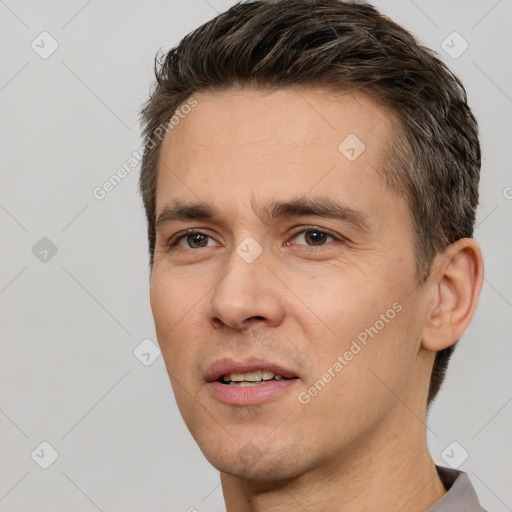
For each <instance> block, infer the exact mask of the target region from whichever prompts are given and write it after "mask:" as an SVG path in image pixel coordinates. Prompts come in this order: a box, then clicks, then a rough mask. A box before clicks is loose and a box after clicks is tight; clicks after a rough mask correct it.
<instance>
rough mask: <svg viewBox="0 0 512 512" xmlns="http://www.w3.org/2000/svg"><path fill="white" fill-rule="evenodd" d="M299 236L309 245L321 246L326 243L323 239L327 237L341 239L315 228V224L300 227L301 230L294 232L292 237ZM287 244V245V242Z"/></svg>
mask: <svg viewBox="0 0 512 512" xmlns="http://www.w3.org/2000/svg"><path fill="white" fill-rule="evenodd" d="M299 235H300V236H299ZM300 237H302V238H303V239H304V240H305V241H306V243H307V244H308V245H309V247H321V246H324V245H327V244H326V243H325V241H326V239H327V238H329V237H330V238H332V239H334V240H338V241H341V238H339V237H337V236H335V235H333V234H331V233H330V232H329V231H326V230H324V229H321V228H317V227H315V226H307V228H306V229H302V230H301V231H298V232H297V233H295V235H293V239H297V238H300ZM310 244H311V245H310ZM287 245H289V243H288V242H287ZM299 245H301V244H299Z"/></svg>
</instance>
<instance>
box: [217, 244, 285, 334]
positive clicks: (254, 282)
mask: <svg viewBox="0 0 512 512" xmlns="http://www.w3.org/2000/svg"><path fill="white" fill-rule="evenodd" d="M226 261H227V263H226V266H225V267H224V268H223V270H222V275H223V277H222V278H221V279H220V281H219V282H218V283H217V284H216V285H215V287H214V291H213V294H212V298H211V303H210V306H209V311H210V313H209V317H210V320H211V321H212V322H213V323H214V324H215V325H218V324H219V323H222V324H226V325H229V326H231V327H233V328H239V329H240V328H243V327H245V326H247V320H249V319H251V318H254V317H257V318H258V319H259V320H265V321H267V322H268V323H269V324H270V325H272V326H274V325H276V324H277V323H278V322H279V321H281V318H282V315H283V305H282V304H281V302H280V300H279V297H278V294H277V292H276V288H275V286H274V285H272V283H271V282H270V281H272V280H273V279H275V276H273V274H272V272H270V271H268V269H267V265H268V254H266V253H264V251H263V247H262V246H261V245H260V244H259V242H258V241H257V240H256V239H254V238H253V237H251V236H247V237H246V238H244V239H243V240H242V241H241V242H239V243H238V245H237V246H235V247H234V249H233V251H232V252H231V253H230V255H229V258H227V260H226Z"/></svg>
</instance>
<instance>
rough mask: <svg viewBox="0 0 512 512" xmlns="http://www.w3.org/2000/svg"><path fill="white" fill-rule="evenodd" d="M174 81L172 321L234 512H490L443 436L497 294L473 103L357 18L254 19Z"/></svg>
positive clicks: (189, 405) (430, 64)
mask: <svg viewBox="0 0 512 512" xmlns="http://www.w3.org/2000/svg"><path fill="white" fill-rule="evenodd" d="M156 73H157V84H156V86H155V88H154V90H153V91H152V94H151V97H150V99H149V100H148V102H147V103H146V104H145V105H144V108H143V109H142V121H143V127H144V136H145V146H146V153H145V155H144V159H143V164H142V173H141V178H140V189H141V193H142V197H143V201H144V206H145V208H146V213H147V219H148V236H149V249H150V266H151V294H150V297H151V307H152V311H153V315H154V320H155V326H156V332H157V337H158V341H159V344H160V347H161V350H162V354H163V357H164V359H165V363H166V367H167V370H168V373H169V377H170V380H171V384H172V387H173V390H174V394H175V397H176V401H177V404H178V407H179V409H180V412H181V414H182V416H183V419H184V421H185V423H186V425H187V427H188V429H189V430H190V432H191V434H192V436H193V437H194V439H195V440H196V442H197V443H198V445H199V447H200V449H201V450H202V452H203V453H204V455H205V457H206V458H207V459H208V461H209V462H210V463H211V464H212V465H213V466H214V467H215V468H217V469H218V470H219V471H220V472H221V480H222V488H223V493H224V498H225V502H226V509H227V511H228V512H241V511H242V512H243V511H255V512H256V511H269V510H272V511H279V512H285V511H291V510H294V511H295V510H312V511H313V510H336V511H340V512H341V511H343V512H344V511H350V512H362V511H363V510H364V511H368V510H379V511H381V512H391V511H393V512H396V511H398V510H403V511H408V512H420V511H421V512H424V511H427V510H429V511H435V512H440V511H448V510H452V511H454V510H464V511H465V512H470V511H481V510H483V509H482V508H481V507H480V505H479V503H478V499H477V497H476V494H475V492H474V490H473V487H472V486H471V483H470V481H469V479H468V477H467V475H466V474H465V473H463V472H461V471H456V470H453V469H448V468H443V467H440V466H436V465H435V463H434V461H433V459H432V457H431V455H430V453H429V450H428V447H427V442H426V436H425V433H426V425H425V419H426V413H427V410H428V406H429V405H430V404H431V403H432V401H433V400H434V398H435V396H436V394H437V392H438V390H439V388H440V386H441V383H442V381H443V376H444V372H445V370H446V366H447V363H448V360H449V357H450V355H451V353H452V351H453V349H454V345H455V343H456V342H457V340H458V339H459V338H460V337H461V335H462V333H463V332H464V330H465V329H466V328H467V326H468V324H469V322H470V320H471V318H472V316H473V313H474V311H475V307H476V303H477V300H478V296H479V292H480V289H481V286H482V280H483V262H482V256H481V252H480V249H479V246H478V244H477V243H476V242H475V241H474V240H473V239H472V233H473V226H474V221H475V210H476V207H477V203H478V181H479V169H480V146H479V142H478V134H477V124H476V121H475V119H474V117H473V115H472V113H471V111H470V109H469V107H468V105H467V102H466V94H465V91H464V88H463V86H462V84H461V83H460V82H459V81H458V79H457V78H456V77H454V76H453V75H452V74H451V72H450V71H449V70H448V69H447V68H446V67H445V66H444V64H442V62H441V61H440V60H438V59H437V58H436V57H435V56H434V54H433V53H431V52H430V51H429V50H427V49H426V48H423V47H422V46H420V45H419V44H418V43H417V42H416V41H415V39H414V38H413V36H411V35H410V34H409V33H408V32H407V31H405V30H404V29H403V28H401V27H400V26H398V25H396V24H395V23H394V22H392V21H391V20H389V19H388V18H386V17H384V16H382V15H380V14H379V13H378V12H377V10H376V9H374V8H373V7H371V6H370V5H365V4H360V3H342V2H340V1H339V0H283V1H257V2H246V3H240V4H236V5H235V6H233V7H232V8H231V9H229V10H228V11H226V12H225V13H222V14H220V15H219V16H217V17H216V18H214V19H213V20H212V21H210V22H208V23H206V24H205V25H203V26H202V27H200V28H199V29H197V30H196V31H194V32H193V33H191V34H189V35H188V36H186V37H185V38H184V39H183V40H182V41H181V43H180V44H179V45H178V46H177V47H176V48H174V49H172V50H171V51H170V52H169V53H168V54H167V55H166V56H165V58H164V59H163V60H162V62H161V63H160V65H159V66H157V69H156Z"/></svg>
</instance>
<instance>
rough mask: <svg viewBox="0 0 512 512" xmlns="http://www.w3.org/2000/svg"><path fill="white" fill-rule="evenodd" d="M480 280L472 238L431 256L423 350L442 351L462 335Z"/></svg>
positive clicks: (479, 257)
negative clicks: (432, 259) (428, 302)
mask: <svg viewBox="0 0 512 512" xmlns="http://www.w3.org/2000/svg"><path fill="white" fill-rule="evenodd" d="M483 279H484V263H483V259H482V252H481V250H480V246H479V245H478V243H477V242H476V241H475V240H473V239H472V238H462V239H460V240H457V241H456V242H454V243H453V244H451V245H449V246H448V247H446V249H445V251H444V252H443V253H442V254H438V255H437V256H436V257H435V259H434V262H433V265H432V272H431V274H430V277H429V279H428V280H427V283H428V285H427V286H429V287H430V288H431V290H432V292H433V293H432V301H431V303H430V305H429V310H428V311H427V315H428V316H427V318H426V323H425V328H424V332H423V338H422V346H423V348H426V349H427V350H432V351H438V350H442V349H444V348H446V347H449V346H450V345H453V344H454V343H455V342H456V341H457V340H458V339H459V338H460V337H461V336H462V333H463V332H464V331H465V330H466V328H467V327H468V325H469V322H470V321H471V318H472V317H473V313H474V312H475V309H476V304H477V302H478V297H479V295H480V290H481V289H482V283H483Z"/></svg>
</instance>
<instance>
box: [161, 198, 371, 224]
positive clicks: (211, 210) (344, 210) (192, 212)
mask: <svg viewBox="0 0 512 512" xmlns="http://www.w3.org/2000/svg"><path fill="white" fill-rule="evenodd" d="M305 215H313V216H316V217H325V218H330V219H336V220H340V221H342V222H346V223H349V224H352V225H353V226H355V227H356V228H359V229H361V230H363V231H367V232H370V231H371V224H370V222H369V220H368V218H367V217H366V216H365V215H364V214H363V213H362V212H361V211H360V210H358V209H356V208H353V207H351V206H348V205H345V204H342V203H339V202H337V201H334V200H333V199H331V198H329V197H324V196H320V197H310V198H306V197H300V198H296V199H292V200H290V201H285V202H283V201H272V202H270V203H268V204H267V205H266V206H265V207H264V208H263V210H262V213H261V215H260V217H261V218H262V219H265V220H269V221H272V220H279V219H282V218H287V217H300V216H305ZM182 220H209V221H212V222H217V223H219V224H223V225H225V224H226V222H225V221H224V219H223V218H222V216H221V215H220V213H219V212H218V211H217V209H216V208H215V207H214V206H213V205H210V204H207V203H184V202H182V201H180V200H179V199H177V200H175V201H174V204H173V205H172V206H165V207H164V208H163V209H162V211H161V213H160V214H159V215H158V218H157V220H156V225H155V226H156V229H159V228H160V227H161V226H162V225H164V224H168V223H170V222H174V221H182Z"/></svg>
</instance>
